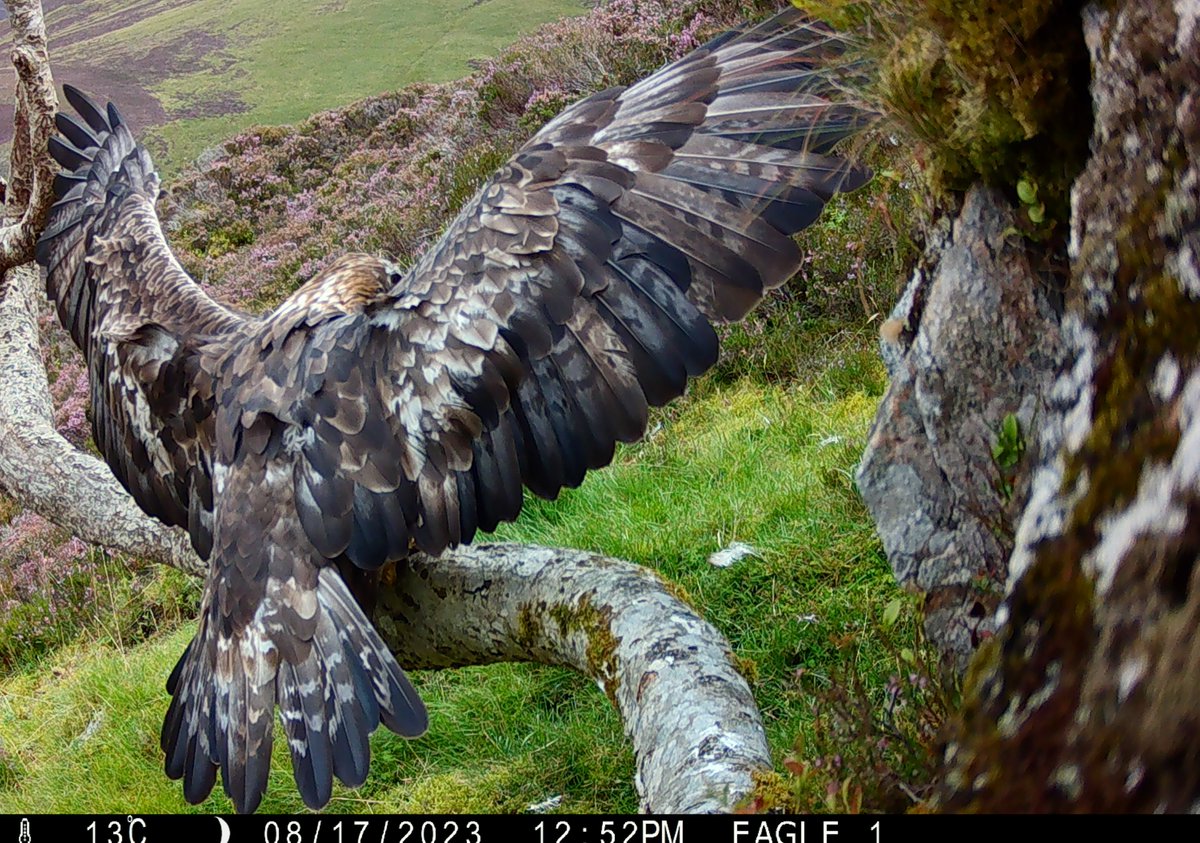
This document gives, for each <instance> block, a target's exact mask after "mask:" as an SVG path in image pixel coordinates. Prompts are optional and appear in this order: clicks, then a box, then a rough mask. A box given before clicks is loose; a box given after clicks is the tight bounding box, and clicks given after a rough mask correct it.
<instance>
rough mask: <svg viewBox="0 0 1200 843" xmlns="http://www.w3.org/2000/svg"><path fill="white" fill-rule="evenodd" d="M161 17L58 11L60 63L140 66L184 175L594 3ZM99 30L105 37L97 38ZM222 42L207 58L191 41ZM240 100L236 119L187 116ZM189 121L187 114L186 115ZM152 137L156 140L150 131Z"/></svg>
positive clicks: (517, 1)
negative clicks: (206, 155) (217, 153)
mask: <svg viewBox="0 0 1200 843" xmlns="http://www.w3.org/2000/svg"><path fill="white" fill-rule="evenodd" d="M147 4H148V5H149V7H150V13H149V14H147V15H145V16H144V17H142V18H141V19H140V20H136V21H135V22H132V23H129V24H128V25H118V24H117V23H116V22H115V21H116V19H117V18H118V17H119V16H120V15H121V13H120V12H119V11H117V9H118V8H119V7H117V6H114V4H111V3H109V2H107V0H84V2H80V3H73V4H70V5H69V6H67V7H66V8H65V9H64V10H62V11H60V12H58V13H56V14H52V15H51V16H50V19H49V21H48V27H49V30H50V32H51V34H52V39H53V41H52V46H53V42H62V43H64V44H65V45H66V46H64V47H62V48H55V49H54V54H53V59H54V60H55V62H57V63H63V64H72V63H74V64H78V65H85V66H93V67H101V68H105V69H111V68H121V67H132V68H136V70H137V71H138V73H139V74H140V75H141V77H142V78H141V79H140V80H139V81H140V84H143V85H145V86H146V87H147V88H149V90H150V92H151V93H152V94H153V95H154V96H155V98H156V99H158V101H159V102H160V103H161V104H162V106H163V108H164V109H165V110H166V112H167V117H168V119H169V122H168V123H166V124H165V125H162V126H159V127H157V128H155V129H154V130H153V132H151V133H150V134H152V135H154V136H156V137H157V138H158V139H159V140H160V141H161V143H159V144H155V146H156V147H157V148H156V149H155V150H154V151H155V153H156V158H157V162H156V163H158V165H159V167H160V168H162V169H163V170H164V171H166V172H173V171H175V170H178V169H179V168H180V167H182V166H183V165H185V164H186V163H188V162H190V161H191V160H192V159H194V158H195V157H196V155H197V154H199V153H200V152H201V151H203V150H204V149H206V148H208V147H210V146H213V145H215V144H217V143H219V142H220V141H221V140H223V139H224V138H226V137H228V136H229V135H231V134H233V133H235V132H238V131H240V130H242V129H245V128H247V127H249V126H252V125H264V124H265V125H278V124H284V123H292V122H295V121H297V120H301V119H303V118H305V117H308V116H309V115H311V114H313V113H314V112H317V111H322V110H325V109H329V108H334V107H336V106H340V105H345V104H347V103H350V102H353V101H355V100H357V99H360V98H362V97H365V96H369V95H372V94H378V93H379V92H380V91H387V90H395V89H397V88H401V87H404V86H405V85H409V84H411V83H414V82H442V81H449V80H452V79H457V78H459V77H461V76H463V75H464V74H466V73H467V71H468V70H469V65H468V62H470V61H471V60H473V59H480V58H486V57H489V56H492V55H494V54H495V53H496V52H497V51H498V50H499V49H500V48H501V47H503V46H505V45H507V44H509V43H511V42H512V41H513V40H514V39H516V38H517V36H519V35H521V34H523V33H526V32H529V31H531V30H532V29H534V28H535V27H537V26H538V25H540V24H542V23H545V22H546V21H549V20H554V19H556V18H559V17H563V16H565V15H572V14H581V13H582V12H584V11H585V4H584V3H583V2H582V0H487V2H483V3H478V4H473V3H471V2H470V0H422V2H420V3H397V2H395V0H390V2H389V0H340V1H339V2H331V0H296V1H295V2H292V3H289V4H288V5H287V13H286V14H280V9H281V7H280V5H279V3H277V2H275V0H233V2H230V0H193V2H189V3H186V4H184V3H178V2H172V0H145V3H142V4H139V5H141V6H146V5H147ZM93 31H96V32H98V33H100V34H95V35H93V34H92V32H93ZM197 38H203V39H220V40H221V41H222V42H223V45H222V46H221V47H220V49H217V50H215V51H212V52H209V53H208V54H207V55H205V56H204V57H203V58H202V59H200V60H199V61H193V60H187V59H185V60H183V61H181V62H180V66H179V67H178V68H172V67H171V66H170V62H171V61H172V60H173V59H172V56H173V55H183V56H186V55H187V52H188V50H189V42H191V41H193V40H194V39H197ZM222 103H237V104H238V106H237V107H238V111H237V112H236V113H225V114H217V115H214V116H186V115H188V114H189V113H194V112H196V111H197V110H203V109H213V108H217V110H221V109H220V108H219V106H220V104H222ZM180 115H184V116H182V117H181V116H180ZM142 134H143V135H144V134H145V133H142Z"/></svg>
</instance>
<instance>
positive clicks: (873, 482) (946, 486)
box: [857, 188, 1063, 668]
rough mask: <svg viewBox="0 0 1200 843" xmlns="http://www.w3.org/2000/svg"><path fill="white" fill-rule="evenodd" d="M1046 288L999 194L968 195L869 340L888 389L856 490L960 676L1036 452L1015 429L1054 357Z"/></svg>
mask: <svg viewBox="0 0 1200 843" xmlns="http://www.w3.org/2000/svg"><path fill="white" fill-rule="evenodd" d="M1055 286H1056V281H1055V279H1053V278H1052V277H1050V276H1047V275H1045V274H1039V273H1038V272H1036V271H1035V270H1034V268H1033V267H1032V266H1031V265H1030V260H1029V259H1028V257H1027V255H1026V251H1025V248H1024V246H1023V245H1022V240H1021V238H1020V236H1018V235H1016V232H1015V229H1014V221H1013V213H1012V210H1011V209H1010V207H1009V205H1008V203H1007V202H1006V201H1005V199H1004V198H1003V197H1002V196H1001V195H999V194H998V193H996V192H994V191H990V190H986V189H983V188H975V189H973V190H971V191H970V192H969V193H968V194H967V196H966V199H965V201H964V203H963V206H962V210H961V213H960V214H959V216H958V218H957V220H956V221H955V222H954V224H953V227H952V228H951V226H950V225H949V224H948V222H945V221H944V222H943V225H942V227H941V228H938V229H935V231H934V233H933V236H932V237H931V238H930V242H929V245H928V247H927V249H926V255H925V260H924V261H923V263H922V265H921V266H920V267H919V268H918V269H917V271H916V273H915V274H914V276H913V279H912V281H911V282H910V283H909V285H908V288H907V289H906V291H905V293H904V295H903V297H902V298H901V300H900V302H899V304H898V305H897V306H896V308H895V309H894V310H893V312H892V314H891V318H890V319H889V320H888V321H887V322H885V323H884V325H883V329H882V330H881V332H880V333H881V341H882V342H881V345H882V351H883V356H884V360H885V361H886V362H887V364H888V369H889V374H890V375H891V385H890V387H889V389H888V391H887V394H886V395H885V396H884V399H883V401H882V403H881V404H880V407H879V411H878V414H877V416H876V419H875V424H874V426H873V428H872V430H871V435H870V439H869V442H868V445H867V450H866V453H865V454H864V456H863V459H862V462H861V464H860V466H859V471H858V477H857V481H858V487H859V491H860V492H861V494H862V496H863V499H864V501H865V502H866V504H867V507H868V508H869V509H870V511H871V515H872V516H873V518H874V519H875V522H876V525H877V527H878V529H879V532H880V535H881V537H882V540H883V546H884V549H885V551H886V553H887V556H888V559H889V561H890V562H891V565H892V568H893V570H894V571H895V574H896V578H897V579H898V580H899V581H900V582H901V583H902V584H904V585H907V586H909V587H911V588H914V589H916V590H918V591H920V592H922V593H924V594H925V595H926V603H925V617H926V632H927V634H928V635H929V637H930V639H931V640H932V641H933V642H934V643H935V644H936V645H937V646H938V647H939V648H940V649H941V650H942V652H943V653H945V654H946V655H947V656H948V657H949V659H950V660H951V661H952V662H953V663H954V664H955V665H957V666H958V667H960V668H961V667H963V666H965V664H966V662H967V660H968V659H969V657H970V656H971V654H972V653H973V652H974V650H975V648H976V646H977V645H978V644H979V642H980V641H981V640H983V639H984V638H986V637H987V636H988V635H990V634H991V632H992V630H993V628H994V627H993V616H994V612H995V610H996V607H997V605H998V604H999V602H1000V599H1001V597H1002V595H1003V585H1004V582H1005V580H1006V579H1007V572H1008V557H1009V555H1010V553H1011V552H1012V549H1013V535H1014V529H1015V524H1016V519H1017V517H1018V516H1019V514H1020V512H1021V509H1022V508H1023V506H1024V504H1025V501H1026V499H1027V490H1028V481H1027V478H1028V472H1027V470H1025V469H1026V467H1027V466H1028V465H1030V464H1032V462H1033V460H1034V459H1035V457H1036V455H1035V454H1032V453H1026V450H1027V449H1026V447H1025V441H1026V439H1027V432H1028V431H1030V430H1033V429H1036V427H1037V425H1038V424H1039V423H1040V422H1041V420H1042V419H1043V417H1044V416H1045V414H1046V407H1045V406H1044V398H1043V396H1045V395H1046V394H1047V393H1048V391H1049V387H1050V385H1051V383H1052V382H1053V378H1054V376H1055V375H1056V373H1057V371H1058V368H1059V366H1060V365H1061V362H1062V357H1063V346H1062V341H1061V337H1060V332H1059V312H1058V309H1057V307H1056V304H1057V302H1056V299H1057V295H1056V293H1055ZM1009 417H1011V418H1009ZM1006 419H1007V422H1006ZM1014 433H1015V436H1014V435H1013V434H1014Z"/></svg>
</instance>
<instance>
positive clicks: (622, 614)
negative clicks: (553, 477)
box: [375, 545, 770, 813]
mask: <svg viewBox="0 0 1200 843" xmlns="http://www.w3.org/2000/svg"><path fill="white" fill-rule="evenodd" d="M375 620H376V623H377V624H378V625H379V627H380V629H381V631H382V632H383V634H384V637H385V639H386V640H387V641H388V642H389V644H390V645H392V646H393V647H394V648H395V652H396V653H397V655H398V657H399V659H400V662H401V664H408V665H412V666H423V667H445V666H449V665H452V664H453V665H461V664H468V663H470V664H487V663H491V662H498V661H515V660H517V661H537V662H541V663H544V664H559V665H565V666H567V667H573V668H575V669H576V670H579V671H582V672H583V673H585V674H586V675H588V676H590V677H592V678H593V679H594V680H596V682H597V683H598V684H599V685H600V686H601V687H602V688H603V689H604V692H605V693H606V694H607V695H608V697H609V699H611V700H612V701H613V703H614V704H615V705H616V706H617V708H618V709H619V710H620V712H621V715H622V718H623V720H624V723H625V731H626V732H627V733H628V734H629V736H630V738H631V740H632V741H633V746H634V752H635V754H636V757H637V786H638V792H639V794H640V796H641V803H642V808H643V810H646V811H652V812H660V813H661V812H671V813H677V812H683V813H692V812H704V811H707V812H712V811H722V810H728V809H729V808H730V807H732V806H733V805H734V804H735V803H736V802H737V801H738V800H739V799H741V798H743V797H745V796H747V795H748V794H749V793H750V790H751V788H752V786H753V785H752V781H751V777H752V774H753V773H754V772H755V771H757V770H763V769H766V768H769V767H770V752H769V749H768V747H767V742H766V736H765V734H764V732H763V727H762V722H761V719H760V716H759V713H758V709H757V707H756V705H755V703H754V698H753V696H752V695H751V693H750V689H749V687H748V686H747V685H746V682H745V680H744V679H743V678H742V676H741V675H740V674H739V673H738V672H737V670H736V668H735V667H734V665H733V661H732V654H731V652H730V650H729V646H728V644H727V643H726V642H725V638H724V636H722V635H721V634H720V633H719V632H718V631H717V630H716V629H714V628H713V627H712V626H711V625H709V624H708V623H706V622H705V621H703V620H702V619H701V618H700V617H699V616H697V615H696V614H695V612H693V611H692V610H691V609H689V608H688V607H687V606H686V605H685V604H683V603H682V602H680V600H679V599H678V598H677V597H675V596H674V595H673V594H672V593H671V590H670V588H669V586H668V585H667V584H666V583H665V582H663V581H662V580H661V579H660V578H659V577H658V576H656V575H655V574H654V573H653V572H651V571H648V570H646V569H645V568H641V567H639V566H637V565H632V564H630V563H628V562H619V561H616V560H613V559H606V558H604V557H600V556H596V555H595V554H591V553H584V552H580V551H574V550H561V549H553V548H539V547H528V546H523V545H483V546H478V547H471V548H461V549H459V550H456V551H452V552H450V553H447V554H443V555H442V556H440V557H437V558H430V557H417V558H415V559H413V560H411V561H410V563H409V564H408V566H407V567H406V568H405V569H402V570H401V571H400V573H399V575H398V577H397V580H396V582H395V584H394V585H393V586H392V587H391V588H388V589H386V590H385V591H383V592H382V599H381V601H380V605H379V607H378V608H377V610H376V613H375Z"/></svg>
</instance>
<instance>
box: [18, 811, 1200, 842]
mask: <svg viewBox="0 0 1200 843" xmlns="http://www.w3.org/2000/svg"><path fill="white" fill-rule="evenodd" d="M1189 828H1190V829H1191V831H1188V829H1189ZM1198 833H1200V819H1197V817H1195V816H1192V817H1134V816H1096V815H1090V816H1074V817H1065V816H1050V817H1047V816H1032V815H1023V816H1021V815H1013V816H982V815H973V816H966V815H961V816H955V815H946V816H939V815H932V814H911V815H904V816H878V815H838V816H834V815H822V816H788V815H783V814H765V815H738V814H734V815H669V816H668V815H645V816H629V815H603V814H586V815H585V814H571V815H567V814H547V815H539V814H532V815H530V814H522V815H495V814H480V815H456V816H449V815H421V816H397V815H370V816H355V815H345V814H344V815H336V814H330V815H326V814H304V815H300V816H271V815H264V814H255V815H251V816H233V815H217V814H201V815H195V814H193V815H157V814H156V815H135V814H125V815H118V816H91V815H86V814H57V815H29V816H21V815H19V814H18V815H7V816H3V817H0V843H193V841H195V843H901V841H910V840H918V841H920V840H938V841H940V840H943V839H946V840H955V841H964V842H965V843H983V841H988V840H1002V841H1006V843H1026V841H1029V843H1032V841H1033V840H1040V839H1051V840H1052V839H1054V838H1055V837H1060V836H1070V837H1078V836H1081V835H1103V836H1109V835H1113V834H1118V835H1120V834H1151V835H1154V836H1156V837H1165V838H1166V839H1176V838H1178V839H1181V840H1182V839H1189V840H1196V839H1200V834H1198Z"/></svg>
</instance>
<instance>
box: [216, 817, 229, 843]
mask: <svg viewBox="0 0 1200 843" xmlns="http://www.w3.org/2000/svg"><path fill="white" fill-rule="evenodd" d="M217 822H219V823H220V824H221V843H229V823H227V822H225V820H224V818H223V817H217Z"/></svg>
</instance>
